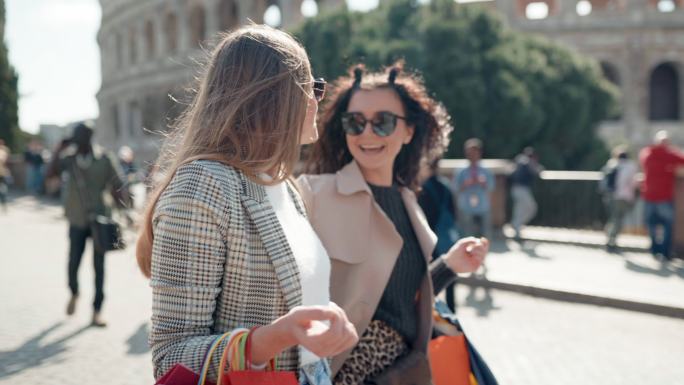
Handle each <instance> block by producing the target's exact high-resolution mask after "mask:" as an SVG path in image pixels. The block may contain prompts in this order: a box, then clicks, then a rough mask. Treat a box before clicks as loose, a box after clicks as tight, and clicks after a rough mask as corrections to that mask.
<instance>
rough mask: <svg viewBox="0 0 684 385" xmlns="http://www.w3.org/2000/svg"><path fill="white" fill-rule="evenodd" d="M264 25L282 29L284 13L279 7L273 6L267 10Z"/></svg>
mask: <svg viewBox="0 0 684 385" xmlns="http://www.w3.org/2000/svg"><path fill="white" fill-rule="evenodd" d="M264 23H266V24H268V25H270V26H271V27H280V26H281V25H282V24H283V13H282V11H281V9H280V7H279V6H278V5H276V4H273V5H271V6H269V7H268V8H266V11H265V12H264Z"/></svg>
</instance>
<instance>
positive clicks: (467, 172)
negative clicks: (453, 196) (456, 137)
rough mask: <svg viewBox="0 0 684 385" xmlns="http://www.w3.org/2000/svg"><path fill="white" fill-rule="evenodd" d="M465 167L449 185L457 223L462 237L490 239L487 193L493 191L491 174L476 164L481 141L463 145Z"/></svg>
mask: <svg viewBox="0 0 684 385" xmlns="http://www.w3.org/2000/svg"><path fill="white" fill-rule="evenodd" d="M463 147H464V150H465V155H466V158H467V159H468V167H466V168H465V169H463V170H461V171H459V172H457V173H456V174H455V175H454V180H453V183H452V185H453V186H454V188H455V190H456V193H457V200H456V202H457V208H458V220H459V224H460V226H459V227H460V229H461V230H462V231H463V234H461V235H462V236H474V237H482V236H484V237H487V238H491V235H490V234H491V203H490V196H489V195H490V194H491V192H492V191H494V187H495V181H494V174H492V172H491V171H490V170H488V169H486V168H484V167H483V166H482V165H481V164H480V160H481V159H482V141H481V140H480V139H477V138H471V139H468V140H466V142H465V144H464V146H463Z"/></svg>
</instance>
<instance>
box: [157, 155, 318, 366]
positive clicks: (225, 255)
mask: <svg viewBox="0 0 684 385" xmlns="http://www.w3.org/2000/svg"><path fill="white" fill-rule="evenodd" d="M289 187H290V193H291V194H292V195H293V197H294V198H295V199H294V200H295V203H296V206H297V209H298V210H299V212H300V213H301V214H302V215H305V211H304V206H303V204H302V202H301V200H300V198H299V195H297V194H296V193H295V192H294V190H293V188H292V186H289ZM152 220H153V222H152V223H153V233H154V243H153V247H152V279H151V286H152V290H153V304H152V330H151V333H150V338H149V340H150V345H151V347H152V360H153V364H154V375H155V378H159V377H160V376H162V375H163V374H164V373H166V371H168V370H169V369H170V368H171V367H172V366H173V365H174V364H176V363H182V364H184V365H185V366H187V367H189V368H190V369H192V370H193V371H195V372H199V370H200V367H201V365H202V360H203V358H204V355H205V352H206V351H207V348H208V346H209V345H210V344H211V343H212V342H213V341H214V339H215V338H216V337H217V336H218V335H220V334H222V333H225V332H227V331H230V330H231V329H234V328H237V327H247V328H249V327H252V326H258V325H266V324H269V323H271V322H272V321H273V320H274V319H276V318H278V317H280V316H282V315H284V314H286V313H287V312H288V311H289V310H290V309H292V308H293V307H295V306H299V305H301V304H302V292H301V285H300V277H299V271H298V268H297V263H296V261H295V259H294V257H293V255H292V251H291V250H290V246H289V244H288V242H287V239H286V238H285V234H284V233H283V231H282V228H281V227H280V223H279V222H278V218H277V217H276V214H275V212H274V211H273V208H272V207H271V204H270V203H269V201H268V198H267V195H266V191H265V190H264V188H263V186H261V185H259V184H256V183H254V182H252V181H250V180H249V179H248V178H247V177H246V176H245V175H244V174H243V173H242V172H240V171H238V170H236V169H234V168H232V167H230V166H227V165H224V164H222V163H219V162H215V161H209V160H199V161H194V162H190V163H188V164H186V165H183V166H181V167H180V168H179V169H178V170H177V171H176V175H175V176H174V178H173V180H172V181H171V183H170V184H169V186H168V187H167V188H166V190H165V191H164V192H163V193H162V195H161V196H160V198H159V201H158V202H157V205H156V207H155V211H154V214H153V217H152ZM223 347H225V341H224V342H223V343H222V345H220V346H219V350H217V351H218V352H221V351H223ZM218 361H219V358H218V357H215V359H214V360H212V365H211V369H210V372H209V378H210V379H215V378H216V373H217V368H218ZM298 366H299V353H298V350H297V348H296V347H294V348H291V349H289V350H287V351H285V352H283V353H282V354H281V355H280V356H279V357H278V369H279V370H288V371H291V370H294V371H296V369H297V368H298Z"/></svg>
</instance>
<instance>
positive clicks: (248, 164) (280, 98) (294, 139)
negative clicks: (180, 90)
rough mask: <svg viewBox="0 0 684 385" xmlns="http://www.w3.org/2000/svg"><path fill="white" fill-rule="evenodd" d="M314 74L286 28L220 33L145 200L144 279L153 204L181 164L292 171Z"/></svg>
mask: <svg viewBox="0 0 684 385" xmlns="http://www.w3.org/2000/svg"><path fill="white" fill-rule="evenodd" d="M312 79H313V77H312V75H311V67H310V64H309V60H308V57H307V55H306V51H305V50H304V48H303V47H302V46H301V45H300V44H299V43H297V41H295V40H294V39H293V38H292V37H291V36H290V35H288V34H287V33H285V32H282V31H279V30H276V29H273V28H270V27H267V26H262V25H248V26H245V27H242V28H240V29H238V30H236V31H234V32H232V33H230V34H227V35H225V36H222V38H221V40H220V42H219V43H218V45H217V46H216V48H215V49H214V50H213V52H212V53H211V55H210V58H209V62H208V64H207V65H206V67H205V68H204V73H203V74H202V75H201V76H200V77H199V78H198V87H197V88H196V92H195V96H194V99H193V101H192V103H191V104H190V105H189V106H188V108H187V109H186V110H185V112H184V113H183V114H181V116H180V117H179V118H178V120H177V121H176V122H175V124H174V130H173V131H172V133H171V134H170V135H169V136H168V137H167V138H166V141H165V143H164V146H163V147H162V151H161V152H160V156H159V159H158V160H157V164H156V166H155V168H156V169H157V170H159V171H158V172H162V173H163V174H164V175H166V176H165V178H164V179H163V180H162V182H161V183H159V185H158V186H155V189H154V191H153V193H152V194H151V197H150V199H149V201H148V203H147V207H146V209H145V212H144V215H143V222H142V226H141V228H140V233H139V238H138V242H137V245H136V257H137V260H138V265H139V266H140V269H141V270H142V272H143V274H144V275H145V276H147V277H149V276H150V274H151V262H152V241H153V237H154V236H153V234H152V215H153V213H154V208H155V205H156V203H157V200H158V199H159V196H160V195H161V193H162V192H163V191H164V189H165V188H166V187H167V186H168V184H169V183H170V181H171V179H172V178H173V176H174V174H175V172H176V170H177V169H178V167H180V166H181V165H183V164H185V163H188V162H191V161H193V160H197V159H212V160H216V161H220V162H222V163H225V164H227V165H230V166H232V167H235V168H236V169H239V170H240V171H242V172H243V173H244V174H245V175H246V176H247V177H249V178H250V179H252V180H254V181H257V182H259V183H264V182H261V180H260V179H259V178H258V175H259V174H261V173H269V174H272V176H273V181H272V182H271V183H278V182H281V181H283V180H284V179H287V178H288V177H290V176H291V175H292V172H293V170H294V167H295V165H296V162H297V160H298V157H299V144H300V137H301V131H302V125H303V124H304V119H305V116H306V109H307V103H308V99H309V97H310V95H311V92H312V87H313V85H312V84H311V80H312Z"/></svg>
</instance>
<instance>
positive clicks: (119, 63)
mask: <svg viewBox="0 0 684 385" xmlns="http://www.w3.org/2000/svg"><path fill="white" fill-rule="evenodd" d="M114 44H115V45H116V68H118V69H121V68H122V67H123V38H122V37H121V34H120V33H117V34H116V37H114Z"/></svg>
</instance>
